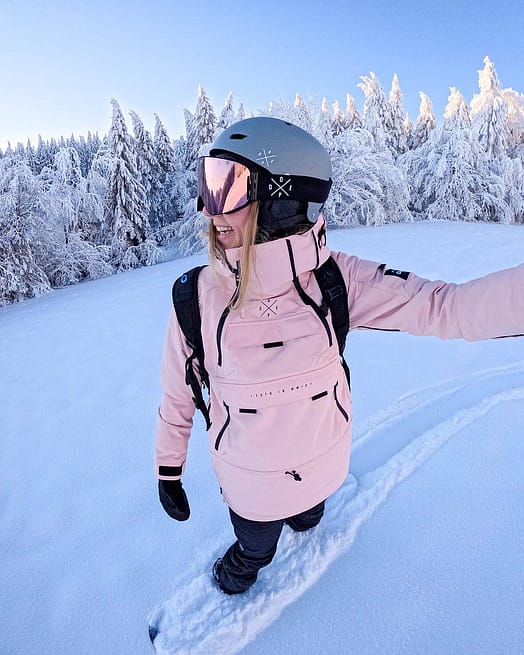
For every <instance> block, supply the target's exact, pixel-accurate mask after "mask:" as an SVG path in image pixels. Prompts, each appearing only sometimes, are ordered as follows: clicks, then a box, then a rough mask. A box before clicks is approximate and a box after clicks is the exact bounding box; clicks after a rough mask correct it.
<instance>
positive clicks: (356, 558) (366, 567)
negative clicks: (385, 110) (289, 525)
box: [0, 222, 524, 655]
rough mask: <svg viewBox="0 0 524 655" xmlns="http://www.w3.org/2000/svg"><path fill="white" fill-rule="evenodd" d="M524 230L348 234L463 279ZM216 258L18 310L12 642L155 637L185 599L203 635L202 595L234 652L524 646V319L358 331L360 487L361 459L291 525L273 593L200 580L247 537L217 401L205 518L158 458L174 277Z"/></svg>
mask: <svg viewBox="0 0 524 655" xmlns="http://www.w3.org/2000/svg"><path fill="white" fill-rule="evenodd" d="M523 244H524V231H523V228H522V227H520V226H500V225H491V224H480V225H477V224H464V223H445V222H432V223H417V224H409V225H405V224H402V225H389V226H385V227H381V228H373V229H370V228H363V229H356V230H349V231H343V230H339V231H336V232H335V231H333V232H331V234H330V236H329V245H330V246H331V247H332V248H333V249H344V250H346V251H348V252H353V253H355V254H357V255H359V256H360V257H364V258H369V259H374V260H378V261H384V262H386V263H387V264H388V265H389V266H392V267H395V268H401V269H406V270H413V271H415V272H416V273H417V274H419V275H422V276H426V277H430V278H440V279H446V280H448V281H456V282H460V281H463V280H467V279H471V278H473V277H478V276H480V275H483V274H485V273H488V272H491V271H493V270H497V269H499V268H505V267H507V266H511V265H514V264H517V263H520V261H521V260H522V252H523V251H524V250H523V247H522V246H523ZM203 259H204V258H203V257H192V258H188V259H183V260H177V261H173V262H169V263H166V264H162V265H159V266H156V267H153V268H149V269H142V270H138V271H132V272H130V273H126V274H125V275H120V276H116V277H112V278H107V279H104V280H99V281H96V282H90V283H87V284H83V285H79V286H76V287H71V288H68V289H64V290H61V291H58V292H54V293H52V294H49V295H47V296H44V297H42V298H38V299H34V300H31V301H27V302H25V303H22V304H19V305H15V306H11V307H7V308H5V309H3V310H0V362H1V369H0V370H1V372H2V373H1V378H0V393H1V398H2V412H0V435H1V441H0V453H1V459H0V502H1V505H0V507H1V511H0V556H1V558H2V568H1V573H0V589H1V590H2V593H1V596H0V628H1V633H0V634H1V645H0V652H2V653H5V654H6V655H22V654H23V655H28V654H29V655H32V654H33V653H34V654H35V655H36V654H37V653H38V654H41V653H50V654H52V655H59V654H62V653H64V654H67V655H88V654H89V655H102V654H106V653H108V654H111V655H120V654H122V655H124V654H125V655H135V654H136V655H140V654H141V653H148V652H150V645H149V642H148V638H147V617H148V615H149V614H150V613H151V612H152V611H153V610H154V609H155V608H156V607H157V606H158V605H160V604H161V603H162V602H163V601H164V600H166V599H170V603H171V606H173V605H175V606H178V607H179V609H178V612H179V614H180V615H181V617H182V618H183V620H184V628H183V629H184V634H189V635H190V636H191V634H193V632H194V634H195V635H197V636H195V642H194V643H193V644H191V642H189V646H188V648H189V651H187V652H197V649H198V648H199V647H200V642H201V636H198V629H199V623H200V618H201V616H202V615H201V613H200V612H201V611H202V610H203V609H205V607H204V605H205V606H206V607H207V609H211V610H213V609H216V610H217V611H214V612H212V613H211V614H210V615H209V616H208V619H207V621H206V624H205V626H206V630H205V632H206V635H209V634H211V635H213V634H219V636H220V639H219V642H220V644H221V648H223V649H224V648H225V650H223V652H226V653H227V652H231V653H233V652H237V647H238V646H240V645H242V644H243V643H244V642H245V643H247V645H246V646H245V647H244V649H243V650H242V653H246V654H251V655H262V654H266V653H271V654H276V655H277V654H280V653H282V654H283V653H289V652H301V653H317V652H323V653H325V654H328V655H329V654H331V653H332V654H335V653H337V654H339V653H346V652H351V653H359V654H375V653H377V654H378V653H388V655H394V654H397V653H410V654H418V653H420V654H423V653H424V655H428V654H430V655H432V654H435V655H436V654H437V653H438V654H441V653H468V654H470V653H471V654H473V653H475V654H477V653H490V654H492V655H493V654H497V655H498V654H499V653H500V654H501V655H502V654H504V655H513V654H515V655H516V654H517V653H520V652H522V649H523V646H522V642H523V638H524V628H523V622H522V606H523V604H524V566H523V564H524V549H523V548H522V528H523V525H524V504H523V503H522V497H523V493H522V492H523V490H524V470H523V466H522V463H523V461H524V445H523V439H522V436H523V435H522V424H523V420H524V390H523V387H524V375H523V373H524V339H503V340H492V341H488V342H480V343H474V344H468V343H465V342H461V341H448V342H441V341H439V340H438V339H434V338H416V337H411V336H409V335H403V334H390V333H378V332H356V333H353V334H352V335H351V336H350V338H349V340H348V346H347V351H346V354H347V359H348V361H349V362H350V365H351V370H352V387H353V411H354V421H353V427H354V435H355V446H354V451H353V456H352V467H351V468H352V473H353V474H354V475H355V477H356V479H357V480H358V484H359V486H358V490H357V492H356V494H355V493H354V491H355V490H354V489H353V487H352V483H351V479H350V482H349V484H348V485H347V486H346V488H345V489H343V490H341V492H339V493H337V494H335V496H334V497H333V498H332V499H331V500H330V501H329V504H328V511H327V515H326V521H325V522H323V524H321V526H319V528H318V529H317V530H315V531H314V532H313V534H310V535H300V537H301V539H300V541H298V540H297V539H296V536H295V535H290V534H286V535H285V538H284V541H283V544H282V546H283V547H282V548H281V549H280V551H279V553H278V554H277V558H276V560H275V562H274V563H273V564H272V565H271V567H269V568H268V569H266V570H265V571H264V572H263V575H261V579H260V581H259V583H258V587H257V591H256V594H254V595H255V596H256V597H257V598H258V599H259V600H260V599H262V601H263V600H264V599H266V601H267V602H261V609H259V610H257V612H256V615H255V614H253V615H250V614H249V607H250V606H249V602H247V603H245V605H246V607H247V611H244V615H241V613H240V614H235V615H234V616H235V617H236V618H238V617H240V619H241V617H242V616H244V618H245V619H246V620H245V622H244V623H242V622H240V623H239V621H237V620H235V626H234V630H233V634H232V636H231V634H230V632H231V631H228V630H225V631H224V630H223V628H224V627H225V626H227V620H229V619H228V616H229V617H231V614H229V615H228V613H227V607H226V606H225V605H224V598H223V597H222V596H221V595H218V593H217V595H215V596H213V595H212V594H213V592H211V593H207V594H206V596H205V597H204V596H199V595H198V594H199V591H198V584H199V583H198V582H197V580H198V579H199V576H201V578H200V579H202V580H203V581H204V583H205V584H207V581H208V569H209V566H210V564H211V562H212V561H213V556H214V555H215V554H216V553H217V552H220V551H221V550H222V549H223V548H225V547H226V546H227V545H228V544H229V542H230V540H231V533H230V527H229V523H228V517H227V511H226V508H225V506H224V505H223V503H222V502H221V499H220V495H219V493H218V490H217V484H216V482H215V479H214V477H213V474H212V472H211V467H210V464H209V457H208V454H207V441H206V436H205V431H204V426H203V423H202V422H201V420H200V419H197V422H196V427H195V430H194V434H193V437H192V439H191V443H190V456H189V460H188V467H187V473H186V476H185V480H184V484H185V487H186V489H187V492H188V495H189V499H190V503H191V507H192V516H191V519H190V520H189V521H188V522H187V523H182V524H180V523H176V522H174V521H171V520H170V519H169V518H168V517H167V516H166V515H165V514H163V511H162V510H161V508H160V505H159V503H158V501H157V498H156V484H155V480H154V478H153V470H152V434H153V427H154V419H155V412H156V406H157V404H158V400H159V397H160V387H159V368H160V356H161V350H162V342H163V336H164V331H165V324H166V319H167V313H168V311H169V309H170V286H171V282H172V280H173V279H174V278H175V277H176V276H177V275H178V274H179V273H181V272H182V271H183V270H186V269H187V268H189V267H191V266H193V265H195V264H196V263H199V262H201V261H203ZM346 492H347V493H346ZM293 548H294V549H295V550H293ZM290 552H293V553H296V555H295V558H294V560H293V558H289V557H288V556H289V553H290ZM286 555H287V556H286ZM288 560H289V561H288ZM328 561H329V562H330V566H329V567H328V568H327V570H325V571H324V563H327V562H328ZM275 580H276V581H277V582H275ZM272 581H273V585H272ZM280 582H282V589H287V592H286V593H282V594H280V595H279V594H277V593H275V587H276V588H277V589H278V588H279V584H280ZM184 585H185V587H184V589H185V591H183V592H182V591H181V588H182V587H183V586H184ZM193 592H194V593H193ZM183 594H185V595H186V597H187V596H189V597H192V598H193V599H197V600H198V599H200V600H201V601H202V604H201V605H198V604H197V608H196V609H197V610H198V613H195V612H194V613H188V612H187V611H186V610H185V607H186V606H185V605H184V604H183V602H182V597H183ZM217 608H218V609H217ZM220 610H222V611H220ZM221 617H222V618H221ZM246 617H247V618H246ZM240 619H239V620H240ZM221 630H222V632H220V631H221ZM175 634H176V626H175ZM228 640H229V641H228ZM197 642H198V643H197ZM248 642H250V643H248ZM210 643H211V644H212V642H210ZM208 648H214V647H213V646H212V645H211V646H208ZM200 652H207V653H209V655H213V652H218V650H215V651H213V650H209V649H208V650H205V649H204V650H203V651H200ZM221 652H222V651H221Z"/></svg>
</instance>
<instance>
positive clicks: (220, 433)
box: [215, 403, 231, 450]
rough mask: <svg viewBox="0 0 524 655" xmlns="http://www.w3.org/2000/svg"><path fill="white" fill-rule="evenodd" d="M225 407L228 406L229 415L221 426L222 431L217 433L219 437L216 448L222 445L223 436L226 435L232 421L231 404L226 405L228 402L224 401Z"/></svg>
mask: <svg viewBox="0 0 524 655" xmlns="http://www.w3.org/2000/svg"><path fill="white" fill-rule="evenodd" d="M224 407H225V408H226V413H227V416H226V420H225V422H224V425H223V426H222V427H221V428H220V432H219V433H218V434H217V438H216V440H215V450H218V448H219V446H220V442H221V441H222V437H223V436H224V432H225V431H226V429H227V426H228V425H229V422H230V421H231V414H230V413H229V405H226V403H224Z"/></svg>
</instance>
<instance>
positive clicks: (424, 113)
mask: <svg viewBox="0 0 524 655" xmlns="http://www.w3.org/2000/svg"><path fill="white" fill-rule="evenodd" d="M358 86H359V88H360V89H361V90H362V91H363V93H364V103H363V109H362V113H360V112H359V110H358V108H357V105H356V103H355V100H354V98H353V97H352V96H351V95H349V94H348V95H347V97H346V105H345V108H344V109H343V108H342V107H341V106H340V104H339V103H338V102H335V103H333V105H332V106H330V105H329V104H328V102H327V100H326V99H325V98H324V99H323V100H322V102H321V103H319V102H317V101H316V100H307V101H305V100H304V99H303V98H302V97H301V96H300V95H299V94H297V95H296V98H295V100H294V102H290V101H286V100H283V101H282V100H281V101H279V102H271V103H270V104H269V107H268V110H267V112H266V114H267V115H271V116H275V117H278V118H283V119H285V120H288V121H290V122H293V123H295V124H297V125H299V126H301V127H302V128H304V129H305V130H307V131H308V132H310V133H312V134H313V135H314V136H316V137H317V138H318V139H319V140H320V141H321V142H322V143H323V144H324V146H325V147H326V148H327V150H328V151H329V153H330V155H331V159H332V162H333V187H332V192H331V194H330V198H329V200H328V202H327V204H326V207H325V215H326V218H327V221H328V224H329V225H331V226H334V227H353V226H362V225H365V226H372V225H383V224H385V223H390V222H400V221H412V220H418V219H447V220H467V221H494V222H500V223H507V224H517V223H523V222H524V95H522V94H520V93H518V92H516V91H514V90H512V89H503V88H502V87H501V84H500V82H499V80H498V77H497V73H496V71H495V67H494V65H493V63H492V62H491V61H490V60H489V58H487V57H486V59H485V60H484V68H483V69H482V70H481V71H479V93H478V94H476V95H475V96H474V97H473V99H472V100H471V103H470V104H469V105H468V104H467V102H466V100H465V99H464V97H463V96H462V95H461V93H460V92H459V91H458V90H457V89H455V88H452V89H451V92H450V96H449V100H448V104H447V107H446V110H445V113H444V117H443V121H442V123H441V124H440V125H438V124H437V121H436V119H435V116H434V113H433V108H432V104H431V100H430V98H429V97H428V96H427V95H425V94H424V93H420V110H419V114H418V117H417V118H416V121H415V122H414V123H413V122H412V121H411V119H410V117H409V116H408V115H407V114H406V112H405V110H404V106H403V95H402V91H401V88H400V85H399V81H398V78H397V76H396V75H395V76H394V77H393V81H392V85H391V90H390V92H389V95H388V96H386V93H385V91H384V90H383V88H382V86H381V84H380V81H379V80H378V78H377V76H376V75H375V74H374V73H370V75H369V76H363V77H362V78H361V83H360V84H359V85H358ZM112 105H113V115H112V121H111V127H110V129H109V132H108V134H107V136H104V137H103V138H100V137H99V136H98V134H95V135H92V134H91V133H88V135H87V137H86V138H84V137H80V138H78V139H77V138H75V137H74V136H71V137H70V138H69V139H64V138H63V137H62V138H60V140H59V141H56V140H54V139H51V140H50V141H43V140H42V139H41V138H40V139H39V141H38V144H37V145H36V147H33V145H32V144H31V143H30V142H29V141H28V143H27V144H26V145H25V146H24V145H22V144H20V143H19V144H17V146H16V147H15V148H12V147H11V145H8V147H7V149H6V150H5V152H2V151H1V150H0V306H1V305H5V304H8V303H11V302H14V301H18V300H22V299H24V298H29V297H33V296H36V295H40V294H43V293H45V292H47V291H49V290H50V289H52V288H58V287H63V286H66V285H70V284H74V283H77V282H80V281H82V280H88V279H96V278H99V277H102V276H106V275H110V274H111V273H114V272H118V271H124V270H128V269H130V268H136V267H139V266H144V265H151V264H154V263H156V262H158V261H159V260H161V259H164V258H166V257H167V256H168V255H166V253H169V256H173V255H174V256H184V255H189V254H193V253H196V252H199V251H201V250H202V249H203V247H204V246H203V241H202V233H203V231H204V230H205V228H206V225H207V219H205V217H204V216H203V215H202V214H199V213H198V212H197V211H196V204H195V198H196V195H197V176H196V162H197V158H198V156H199V154H205V151H206V147H207V146H208V145H209V144H210V143H211V142H212V141H213V140H214V139H215V138H216V136H217V135H218V134H219V133H220V131H221V130H223V129H225V128H226V127H228V126H229V125H231V124H232V123H234V122H236V121H238V120H241V119H242V118H244V117H246V111H245V110H244V108H243V105H242V104H241V105H240V106H239V108H238V110H235V108H234V104H233V96H232V94H231V93H230V94H229V95H228V97H227V99H226V101H225V103H224V106H223V107H222V109H221V110H220V112H217V111H215V109H214V108H213V105H212V103H211V101H210V99H209V98H208V96H207V94H206V93H205V91H204V89H203V88H202V87H199V88H198V95H197V102H196V107H195V109H194V111H193V112H190V111H188V110H185V111H184V116H185V135H184V136H181V137H180V138H178V139H175V140H173V139H171V138H170V136H169V135H168V133H167V131H166V129H165V127H164V125H163V124H162V122H161V120H160V118H159V117H158V116H156V115H155V127H154V131H153V134H151V133H150V132H149V131H148V130H147V129H146V128H145V127H144V124H143V122H142V120H141V118H140V117H139V116H138V115H137V114H136V113H135V112H133V111H131V112H129V118H130V126H131V129H130V127H129V125H128V123H127V122H126V119H125V117H124V115H123V113H122V110H121V108H120V105H119V103H118V102H117V101H116V100H112ZM247 114H248V115H252V113H251V112H248V113H247Z"/></svg>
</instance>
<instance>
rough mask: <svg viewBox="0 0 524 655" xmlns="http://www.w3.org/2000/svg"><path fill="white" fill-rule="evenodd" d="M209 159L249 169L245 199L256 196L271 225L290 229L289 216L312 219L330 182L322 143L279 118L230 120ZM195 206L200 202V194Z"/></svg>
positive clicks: (329, 166) (328, 162) (311, 221)
mask: <svg viewBox="0 0 524 655" xmlns="http://www.w3.org/2000/svg"><path fill="white" fill-rule="evenodd" d="M208 158H212V159H213V158H218V159H226V160H230V161H233V162H237V163H239V164H242V165H244V166H246V167H247V168H248V169H249V176H248V181H247V187H248V189H247V193H246V196H245V197H246V204H247V202H250V201H252V200H259V201H260V204H261V214H262V215H265V216H266V217H269V215H270V220H271V222H272V229H273V228H274V227H275V226H276V225H281V226H282V227H284V228H285V229H287V230H289V228H290V226H291V224H292V223H293V221H294V220H295V218H294V216H295V217H296V222H297V223H298V222H304V220H305V221H306V222H309V223H314V222H315V221H316V219H317V218H318V215H319V213H320V212H321V210H322V207H323V205H324V203H325V201H326V199H327V197H328V195H329V190H330V188H331V184H332V179H331V178H332V168H331V161H330V158H329V155H328V153H327V151H326V150H325V148H324V147H323V146H322V145H321V143H320V142H319V141H317V139H315V138H314V137H313V136H311V134H309V133H308V132H306V131H305V130H303V129H302V128H300V127H298V126H296V125H293V124H292V123H289V122H287V121H284V120H280V119H278V118H272V117H264V116H257V117H254V118H247V119H245V120H242V121H239V122H238V123H234V124H233V125H231V126H230V127H228V128H227V129H226V130H224V131H223V132H222V133H221V134H220V135H219V136H218V137H217V139H216V140H215V141H214V143H213V144H212V145H211V147H210V149H209V154H208ZM203 159H207V158H203ZM217 164H218V162H217ZM236 174H237V175H238V174H239V173H238V172H237V173H236ZM232 176H233V173H231V177H232ZM201 186H202V185H201ZM198 205H199V209H202V208H203V206H204V202H203V198H202V193H201V195H200V196H199V199H198ZM217 213H219V212H217Z"/></svg>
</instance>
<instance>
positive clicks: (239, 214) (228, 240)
mask: <svg viewBox="0 0 524 655" xmlns="http://www.w3.org/2000/svg"><path fill="white" fill-rule="evenodd" d="M250 211H251V205H247V206H246V207H242V209H238V210H237V211H236V212H232V213H231V214H218V215H217V216H211V215H210V214H209V213H208V212H207V210H206V208H205V207H204V209H203V213H204V215H205V216H207V217H208V218H209V219H210V220H211V221H212V223H213V226H214V227H215V230H216V240H217V243H219V244H220V245H221V246H222V248H223V249H224V250H227V249H228V248H240V246H241V245H242V244H243V243H244V231H245V229H246V223H247V219H248V217H249V212H250Z"/></svg>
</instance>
